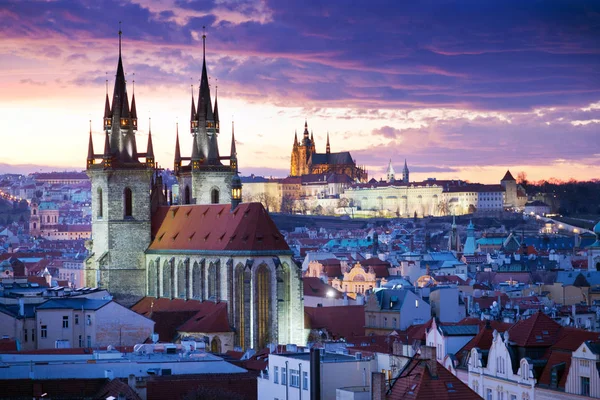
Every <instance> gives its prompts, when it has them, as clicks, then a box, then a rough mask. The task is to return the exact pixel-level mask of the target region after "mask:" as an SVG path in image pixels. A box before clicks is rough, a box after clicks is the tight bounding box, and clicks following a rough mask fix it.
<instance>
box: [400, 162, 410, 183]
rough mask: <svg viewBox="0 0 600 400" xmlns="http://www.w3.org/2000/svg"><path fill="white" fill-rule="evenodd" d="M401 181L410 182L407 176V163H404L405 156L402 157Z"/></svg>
mask: <svg viewBox="0 0 600 400" xmlns="http://www.w3.org/2000/svg"><path fill="white" fill-rule="evenodd" d="M402 182H403V183H408V182H410V181H409V176H408V164H406V158H405V159H404V168H403V169H402Z"/></svg>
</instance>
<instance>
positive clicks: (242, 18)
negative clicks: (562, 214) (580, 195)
mask: <svg viewBox="0 0 600 400" xmlns="http://www.w3.org/2000/svg"><path fill="white" fill-rule="evenodd" d="M119 21H122V28H121V29H122V31H123V64H124V68H125V73H126V74H127V81H128V82H127V85H128V92H129V93H130V96H131V93H132V91H133V86H134V83H133V82H134V81H135V96H136V103H137V111H138V118H139V131H138V132H137V143H138V149H139V151H145V146H146V142H147V134H148V128H149V119H150V118H151V121H152V137H153V140H154V151H155V155H156V159H157V162H158V163H159V164H160V165H161V166H163V167H166V168H172V166H173V154H174V147H175V131H176V125H177V124H178V123H179V126H180V138H181V148H182V153H183V154H182V155H184V156H186V155H189V153H191V144H192V138H191V136H190V135H189V129H188V128H189V115H190V103H191V93H190V92H191V85H193V86H194V92H195V93H196V96H197V90H198V81H199V79H200V74H201V66H202V34H203V27H206V36H207V38H206V57H207V65H208V73H209V76H210V81H211V92H212V94H213V96H214V93H215V89H217V88H218V98H219V114H220V118H221V133H220V137H219V143H220V150H221V154H222V155H223V154H226V153H227V152H228V151H229V148H230V142H231V129H230V126H231V122H232V121H235V135H236V143H237V150H238V157H239V165H240V172H241V173H242V174H243V175H249V174H257V175H265V176H274V177H284V176H287V175H288V174H289V159H290V154H291V148H292V143H293V140H294V132H295V131H298V134H299V135H301V134H302V131H303V128H304V122H305V120H306V121H307V123H308V127H309V130H311V131H312V132H314V137H315V141H316V146H317V151H320V152H324V151H325V139H326V135H327V133H328V132H329V135H330V138H331V149H332V150H331V151H332V152H336V151H350V152H351V154H352V157H353V158H354V159H355V160H356V162H357V164H360V165H364V166H366V168H367V169H368V170H369V175H370V176H372V177H375V178H377V179H378V178H379V177H381V176H382V175H383V174H384V172H385V170H386V168H387V164H388V163H389V161H390V160H391V161H392V163H393V165H394V167H395V169H396V171H401V168H402V166H403V164H404V160H405V159H406V160H407V163H408V166H409V169H410V171H411V180H420V179H425V178H430V177H431V178H437V179H456V178H458V179H464V180H469V181H472V182H482V183H498V182H499V180H500V179H501V178H502V176H503V175H504V173H505V171H506V169H510V170H511V172H512V173H513V175H514V176H515V177H516V175H517V174H518V173H519V172H521V171H524V172H526V174H527V176H528V178H529V179H530V180H541V179H549V178H556V179H561V180H568V179H571V178H575V179H578V180H588V179H597V178H600V139H599V137H600V40H598V38H600V2H599V1H585V0H582V1H572V0H566V1H536V0H531V1H522V0H519V1H512V0H501V1H491V0H490V1H481V0H477V1H471V0H456V1H450V0H449V1H443V0H440V1H433V0H424V1H408V2H399V1H379V0H369V1H348V0H328V1H316V0H315V1H313V0H302V1H291V0H289V1H275V0H272V1H271V0H262V1H251V0H206V1H205V0H201V1H194V0H146V1H133V0H132V1H119V0H78V1H75V0H72V1H36V0H28V1H13V0H0V121H2V125H1V126H0V172H33V171H37V170H61V169H80V170H81V169H83V168H84V167H85V158H86V155H87V143H88V132H89V125H90V124H89V121H90V120H91V125H92V132H93V138H94V145H95V147H96V152H100V151H101V148H102V145H103V132H102V117H103V111H104V99H105V93H106V80H107V79H108V81H109V82H108V87H109V90H110V95H111V96H112V87H113V85H114V75H115V72H116V67H117V59H118V30H119Z"/></svg>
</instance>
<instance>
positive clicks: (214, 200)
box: [210, 189, 219, 204]
mask: <svg viewBox="0 0 600 400" xmlns="http://www.w3.org/2000/svg"><path fill="white" fill-rule="evenodd" d="M210 202H211V204H219V189H213V190H211V191H210Z"/></svg>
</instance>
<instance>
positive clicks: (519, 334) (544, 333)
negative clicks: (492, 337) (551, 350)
mask: <svg viewBox="0 0 600 400" xmlns="http://www.w3.org/2000/svg"><path fill="white" fill-rule="evenodd" d="M560 328H561V326H560V325H559V324H558V323H557V322H555V321H554V320H553V319H552V318H550V317H549V316H547V315H546V314H544V313H543V312H541V311H540V312H537V313H535V314H534V315H532V316H531V317H529V318H527V319H525V320H521V321H519V322H517V323H516V324H514V325H513V326H512V327H511V328H510V329H509V331H508V333H509V335H510V337H509V340H510V341H511V342H514V343H515V344H516V345H517V346H520V347H550V346H551V345H552V344H553V343H555V341H556V340H557V338H558V334H559V332H560Z"/></svg>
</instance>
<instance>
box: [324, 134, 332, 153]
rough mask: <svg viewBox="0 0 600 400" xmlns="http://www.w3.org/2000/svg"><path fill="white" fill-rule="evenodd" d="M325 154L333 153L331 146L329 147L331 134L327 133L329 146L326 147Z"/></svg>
mask: <svg viewBox="0 0 600 400" xmlns="http://www.w3.org/2000/svg"><path fill="white" fill-rule="evenodd" d="M325 153H326V154H330V153H331V146H330V145H329V132H327V145H326V146H325Z"/></svg>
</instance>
